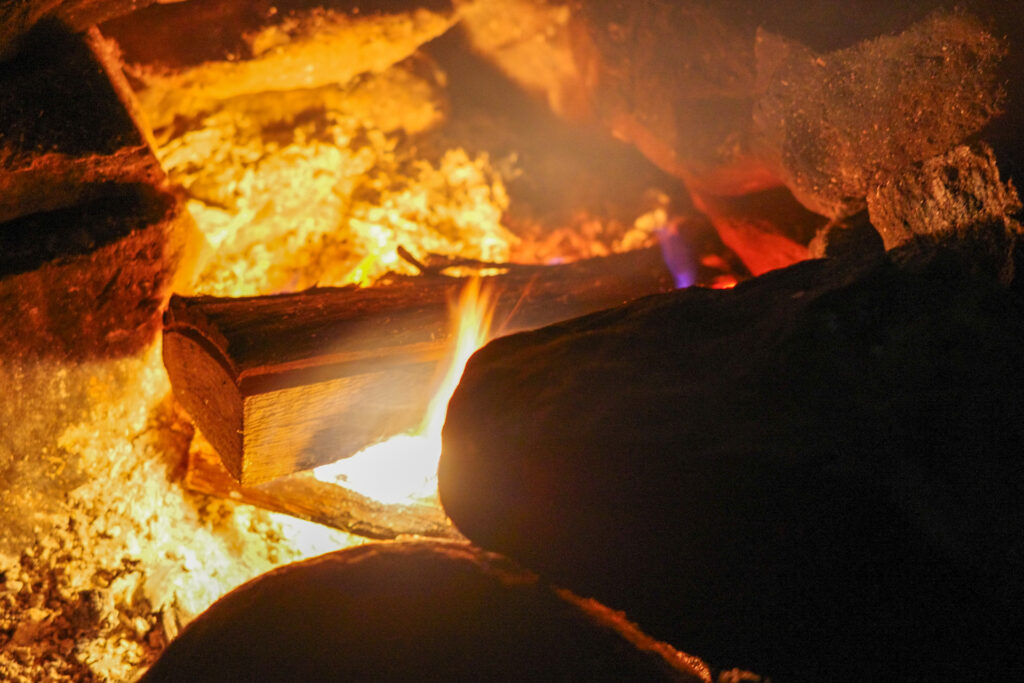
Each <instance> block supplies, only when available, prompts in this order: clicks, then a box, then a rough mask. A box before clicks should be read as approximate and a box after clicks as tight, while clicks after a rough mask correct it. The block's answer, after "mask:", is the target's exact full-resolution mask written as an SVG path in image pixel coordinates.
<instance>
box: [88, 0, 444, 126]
mask: <svg viewBox="0 0 1024 683" xmlns="http://www.w3.org/2000/svg"><path fill="white" fill-rule="evenodd" d="M456 19H457V17H456V14H455V11H454V8H453V7H452V4H451V2H450V1H449V0H429V1H428V2H416V1H415V0H408V1H404V2H399V3H395V2H391V3H387V2H369V3H366V2H351V1H349V0H333V1H328V2H324V3H314V4H313V5H311V4H310V3H309V2H306V1H305V0H285V1H284V2H270V1H269V0H260V1H259V2H249V1H248V0H191V1H190V2H184V3H173V4H157V5H153V6H151V7H147V8H146V9H144V10H141V11H138V12H134V13H132V14H130V15H127V16H125V17H122V18H119V19H115V20H113V21H110V22H107V23H105V24H104V25H103V31H104V33H105V35H109V36H111V37H112V38H114V39H115V40H116V41H117V42H118V44H119V45H120V46H121V49H122V50H123V54H124V59H125V62H126V65H127V67H126V68H127V70H128V72H129V73H130V74H131V75H132V77H133V78H135V79H137V81H138V83H139V98H140V100H141V101H142V104H143V108H144V109H145V110H146V112H148V113H149V115H150V117H151V119H152V122H153V126H154V127H155V128H159V127H161V126H163V125H166V124H168V123H170V122H171V120H172V119H173V117H175V116H190V115H196V114H198V113H201V112H203V111H207V110H208V109H209V108H210V107H211V106H212V105H214V104H216V103H217V102H220V101H223V100H226V99H229V98H231V97H236V96H239V95H244V94H253V93H260V92H265V91H271V90H276V91H289V90H299V89H308V88H316V87H320V86H323V85H327V84H332V83H337V84H342V85H343V84H346V83H348V82H350V81H351V80H352V79H354V78H355V77H357V76H359V75H360V74H364V73H378V72H381V71H383V70H385V69H386V68H388V67H389V66H391V65H392V64H396V63H397V62H400V61H402V60H403V59H405V58H406V57H408V56H410V55H411V54H412V53H413V52H415V51H416V49H417V48H419V46H420V45H422V44H423V43H426V42H427V41H429V40H432V39H434V38H436V37H437V36H439V35H441V34H442V33H444V32H445V31H447V30H448V29H449V28H450V27H451V26H452V24H454V23H455V21H456Z"/></svg>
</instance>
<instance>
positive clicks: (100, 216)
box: [0, 184, 195, 359]
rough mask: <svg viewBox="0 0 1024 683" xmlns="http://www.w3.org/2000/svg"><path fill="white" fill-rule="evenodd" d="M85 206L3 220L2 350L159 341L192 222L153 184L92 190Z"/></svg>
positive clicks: (71, 355)
mask: <svg viewBox="0 0 1024 683" xmlns="http://www.w3.org/2000/svg"><path fill="white" fill-rule="evenodd" d="M88 194H90V195H93V196H94V197H95V198H94V199H93V200H92V201H90V202H88V203H86V204H82V205H80V206H75V207H72V208H66V209H59V210H57V211H50V212H45V213H37V214H32V215H29V216H23V217H21V218H18V219H15V220H13V221H9V222H7V223H4V224H2V225H0V319H3V320H5V321H7V323H8V324H6V325H3V326H0V348H3V350H4V353H7V354H15V355H18V356H24V357H48V358H65V359H87V358H95V357H111V356H121V355H125V354H130V353H133V352H135V351H138V350H139V349H141V348H143V347H144V346H146V345H148V344H150V343H151V342H152V341H153V338H154V337H155V335H156V333H157V332H158V331H159V329H160V313H161V311H162V309H163V307H164V305H165V304H166V302H167V300H168V298H169V297H170V293H171V289H172V285H173V284H174V282H175V278H176V277H178V275H179V273H180V272H182V273H184V272H187V270H188V268H187V262H188V260H189V257H190V253H191V249H192V248H193V247H194V242H192V238H193V236H194V232H195V226H194V224H193V223H192V219H191V217H190V216H189V215H188V213H187V212H186V211H185V209H184V205H183V204H182V203H180V202H179V201H178V198H177V197H176V196H174V195H172V194H170V193H168V192H164V191H161V190H157V189H155V188H153V187H150V186H149V185H138V184H127V185H120V184H107V185H103V186H100V187H98V188H90V189H89V190H88Z"/></svg>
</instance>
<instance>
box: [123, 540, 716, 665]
mask: <svg viewBox="0 0 1024 683" xmlns="http://www.w3.org/2000/svg"><path fill="white" fill-rule="evenodd" d="M339 679H340V680H355V681H412V680H431V681H539V680H566V681H570V680H571V681H596V680H621V681H678V682H680V683H682V682H686V683H710V680H711V679H710V674H709V672H708V670H707V667H705V666H704V664H703V662H701V661H700V660H698V659H697V658H695V657H690V656H688V655H685V654H683V653H681V652H678V651H676V650H674V649H673V648H671V647H670V646H668V645H666V644H664V643H659V642H657V641H655V640H653V639H651V638H649V637H647V636H645V635H644V634H643V633H642V632H641V631H639V629H637V628H636V627H635V626H634V625H633V624H630V623H629V622H627V621H626V620H625V619H624V618H623V616H622V615H621V614H618V613H615V612H612V611H611V610H609V609H607V608H605V607H602V606H601V605H599V604H597V603H595V602H594V601H592V600H583V599H581V598H578V597H576V596H574V595H572V594H571V593H569V592H568V591H562V590H558V589H555V588H552V587H551V586H548V585H546V584H544V583H542V582H541V581H539V580H538V578H537V576H536V575H534V574H531V573H529V572H526V571H524V570H522V569H519V568H518V567H516V566H515V565H513V564H512V563H511V562H509V561H508V560H506V559H504V558H502V557H500V556H498V555H494V554H492V553H486V552H483V551H480V550H476V549H474V548H472V547H471V546H469V545H465V544H443V543H435V542H419V543H387V544H371V545H366V546H361V547H358V548H351V549H348V550H344V551H341V552H336V553H331V554H328V555H323V556H321V557H318V558H315V559H313V560H308V561H306V562H301V563H298V564H293V565H289V566H287V567H282V568H280V569H277V570H275V571H273V572H270V573H268V574H264V575H263V576H261V577H259V578H257V579H255V580H253V581H250V582H249V583H247V584H245V585H244V586H242V587H241V588H238V589H236V590H235V591H233V592H231V593H229V594H228V595H227V596H225V597H224V598H221V599H220V600H219V601H217V602H216V603H214V605H213V606H212V607H210V609H208V610H207V611H206V612H204V613H203V614H202V615H200V616H199V617H198V618H197V619H196V620H195V621H193V622H192V623H190V624H189V625H188V626H187V627H186V628H185V630H184V631H182V633H181V635H179V636H178V638H177V639H175V640H174V641H173V642H172V643H171V644H170V646H169V647H168V648H167V650H166V651H165V652H164V653H163V655H162V656H161V657H160V659H159V660H158V661H157V662H156V663H155V664H154V665H153V666H152V668H150V670H149V671H148V672H147V674H146V675H145V676H144V677H143V678H142V680H143V681H146V682H147V683H156V682H158V681H181V680H195V681H200V680H202V681H212V680H246V681H284V680H303V681H326V680H339Z"/></svg>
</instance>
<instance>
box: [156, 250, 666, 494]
mask: <svg viewBox="0 0 1024 683" xmlns="http://www.w3.org/2000/svg"><path fill="white" fill-rule="evenodd" d="M672 282H673V281H672V275H671V274H670V273H669V272H668V270H667V269H666V268H665V266H664V264H663V262H662V260H661V254H660V252H659V251H658V250H657V249H645V250H641V251H637V252H630V253H627V254H621V255H618V256H611V257H607V258H595V259H589V260H586V261H580V262H576V263H573V264H568V265H562V266H551V267H547V268H525V269H522V268H512V269H511V270H510V271H509V272H507V273H505V274H504V275H498V276H493V277H488V278H484V284H485V285H486V286H491V287H493V289H494V291H495V296H496V309H495V318H494V320H495V321H496V325H497V329H496V330H495V332H496V333H499V334H500V333H505V332H511V331H515V330H521V329H528V328H532V327H538V326H540V325H544V324H548V323H551V322H554V321H557V320H564V319H566V318H570V317H573V316H576V315H581V314H583V313H586V312H592V311H595V310H600V309H602V308H607V307H609V306H614V305H618V304H620V303H623V302H626V301H630V300H632V299H635V298H637V297H640V296H644V295H647V294H651V293H655V292H664V291H669V290H671V289H672V287H673V284H672ZM460 287H461V283H460V281H458V280H456V279H453V278H447V277H418V278H401V279H396V280H395V281H394V282H393V283H392V284H389V285H384V286H377V287H370V288H365V289H356V288H342V289H313V290H308V291H305V292H300V293H297V294H286V295H279V296H266V297H249V298H239V299H218V298H214V297H195V298H185V297H174V298H173V299H172V300H171V304H170V308H169V310H168V311H167V313H166V315H165V318H164V346H163V352H164V364H165V365H166V367H167V369H168V372H169V373H170V377H171V383H172V385H173V387H174V392H175V396H176V397H177V398H178V400H179V401H180V402H181V404H182V405H183V406H184V407H185V409H186V410H187V411H188V412H189V414H190V415H191V416H192V418H193V419H194V420H195V422H196V424H197V426H198V427H199V428H200V429H201V430H202V431H203V434H205V435H206V437H207V438H208V439H209V440H210V443H212V444H213V446H214V447H215V448H216V449H217V452H218V453H219V454H220V456H221V458H222V459H223V461H224V464H225V466H226V467H227V469H228V471H229V472H231V474H232V475H233V476H234V477H235V478H236V479H238V480H239V481H241V482H242V483H243V484H246V485H248V484H253V483H258V482H261V481H267V480H270V479H273V478H274V477H278V476H282V475H285V474H291V473H293V472H296V471H299V470H302V469H308V468H311V467H315V466H317V465H321V464H325V463H328V462H333V461H335V460H338V459H340V458H342V457H347V456H349V455H352V454H353V453H355V452H357V451H358V450H360V449H362V448H364V447H365V446H367V445H369V444H371V443H374V442H376V441H378V440H380V439H382V438H385V437H388V436H392V435H395V434H398V433H401V432H403V431H406V430H408V429H410V428H412V427H415V426H416V425H417V424H418V423H419V421H420V420H421V418H422V417H423V413H424V410H425V408H426V406H427V404H428V402H429V400H430V398H431V396H432V394H433V391H434V388H435V387H434V386H433V383H432V378H434V376H435V374H436V372H437V370H438V365H439V361H441V360H442V358H443V356H444V354H445V349H446V344H447V341H448V339H449V337H450V335H451V330H450V322H451V321H450V320H449V318H450V299H452V298H453V297H454V296H455V294H456V293H457V292H458V290H459V288H460Z"/></svg>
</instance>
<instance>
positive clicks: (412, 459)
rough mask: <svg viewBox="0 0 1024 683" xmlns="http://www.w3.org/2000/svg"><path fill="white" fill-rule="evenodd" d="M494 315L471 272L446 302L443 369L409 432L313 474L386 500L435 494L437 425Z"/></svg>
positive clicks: (412, 499) (484, 291)
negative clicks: (447, 345)
mask: <svg viewBox="0 0 1024 683" xmlns="http://www.w3.org/2000/svg"><path fill="white" fill-rule="evenodd" d="M493 315H494V300H493V297H492V296H491V292H490V291H489V290H488V289H487V288H486V287H484V286H482V285H481V282H480V278H479V277H472V278H470V279H469V281H468V282H467V283H466V285H465V286H464V287H463V288H462V291H461V293H460V295H459V298H458V302H457V303H455V304H453V305H452V306H451V320H452V321H453V323H454V325H455V333H454V335H453V344H452V349H451V352H450V355H449V360H448V366H447V371H446V372H445V376H444V378H443V379H442V380H441V384H440V386H439V387H438V389H437V392H436V393H435V394H434V398H433V399H432V400H431V402H430V405H429V407H428V408H427V412H426V415H425V416H424V418H423V422H421V423H420V426H419V428H418V429H417V430H416V431H415V432H414V433H411V434H400V435H398V436H394V437H392V438H390V439H388V440H386V441H382V442H380V443H376V444H373V445H372V446H369V447H367V448H364V449H363V450H362V451H360V452H359V453H356V454H355V455H353V456H352V457H350V458H346V459H344V460H339V461H338V462H335V463H332V464H330V465H323V466H321V467H318V468H316V469H315V470H313V475H314V476H315V477H316V478H317V479H319V480H321V481H325V482H329V483H332V484H334V483H340V484H343V485H344V486H345V487H346V488H348V489H350V490H352V491H355V492H357V493H361V494H363V495H365V496H368V497H370V498H373V499H375V500H378V501H380V502H382V503H388V504H398V503H405V504H413V503H417V502H423V501H429V500H432V499H434V498H436V495H437V463H438V461H439V460H440V458H441V428H442V427H443V426H444V420H445V414H446V412H447V410H448V401H449V400H450V399H451V397H452V394H453V393H455V388H456V387H457V386H458V384H459V379H460V378H461V377H462V371H463V370H464V369H465V367H466V362H467V361H469V357H470V356H472V355H473V353H474V352H475V351H476V350H477V349H478V348H480V347H481V346H483V345H484V344H485V343H486V342H487V340H488V338H489V334H490V329H491V320H492V317H493Z"/></svg>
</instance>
